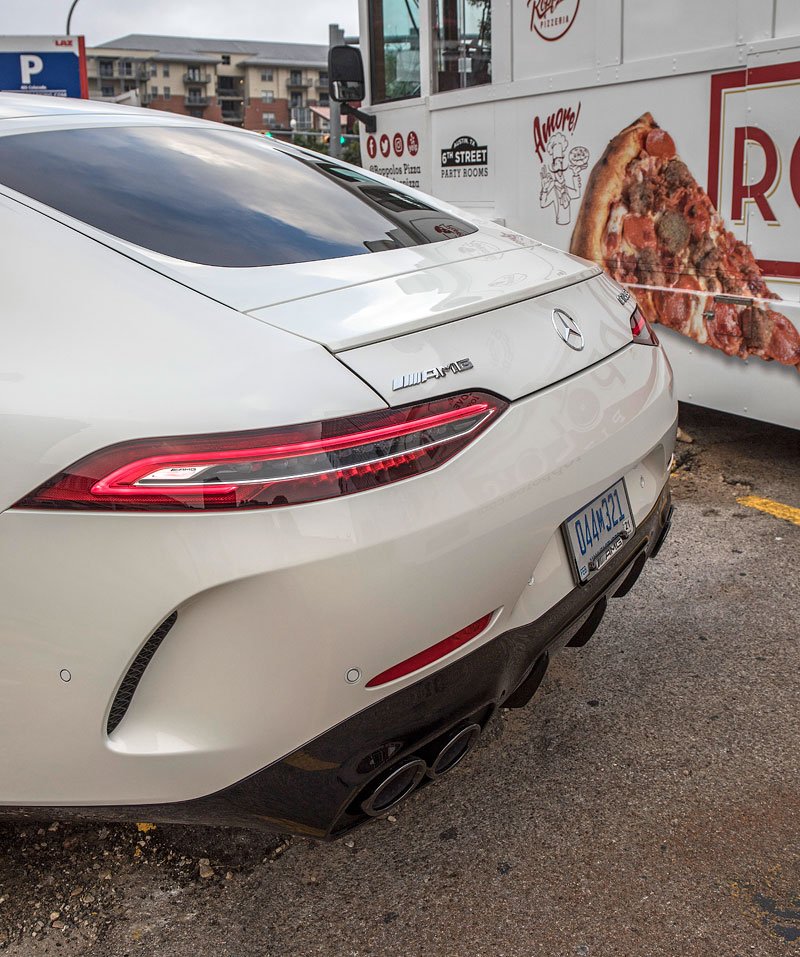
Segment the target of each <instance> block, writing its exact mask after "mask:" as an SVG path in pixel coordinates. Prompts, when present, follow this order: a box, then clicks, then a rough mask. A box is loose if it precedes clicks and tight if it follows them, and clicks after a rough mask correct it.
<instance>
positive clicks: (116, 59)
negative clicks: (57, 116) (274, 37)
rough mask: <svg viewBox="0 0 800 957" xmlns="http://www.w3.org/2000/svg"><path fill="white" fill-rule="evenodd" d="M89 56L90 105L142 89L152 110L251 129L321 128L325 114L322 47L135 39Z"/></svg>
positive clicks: (324, 55)
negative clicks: (320, 118)
mask: <svg viewBox="0 0 800 957" xmlns="http://www.w3.org/2000/svg"><path fill="white" fill-rule="evenodd" d="M86 55H87V67H88V75H89V96H90V97H91V98H92V99H113V98H116V97H118V96H120V95H121V94H122V93H125V92H128V91H130V90H137V91H138V92H139V95H140V98H141V102H142V105H143V106H147V107H149V108H150V109H154V110H167V111H169V112H172V113H183V114H186V115H189V116H197V117H202V118H203V119H208V120H216V121H218V122H222V123H230V124H231V125H233V126H242V127H244V128H245V129H248V130H289V129H291V128H294V129H298V130H309V129H312V128H318V125H319V117H320V115H322V114H324V113H326V112H327V110H326V107H327V106H328V102H329V101H328V73H327V70H328V64H327V60H328V48H327V47H326V46H322V45H319V44H310V43H269V42H262V41H259V40H215V39H207V38H197V37H161V36H148V35H144V34H131V35H130V36H126V37H120V38H119V39H118V40H110V41H109V42H107V43H101V44H100V45H99V46H96V47H91V48H89V49H87V51H86ZM312 108H313V111H312ZM292 120H294V122H292Z"/></svg>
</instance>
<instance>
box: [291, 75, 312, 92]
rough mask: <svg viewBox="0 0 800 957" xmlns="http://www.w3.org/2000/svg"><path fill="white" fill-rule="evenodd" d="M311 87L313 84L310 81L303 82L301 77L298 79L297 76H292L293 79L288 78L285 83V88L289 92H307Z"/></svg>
mask: <svg viewBox="0 0 800 957" xmlns="http://www.w3.org/2000/svg"><path fill="white" fill-rule="evenodd" d="M313 85H314V84H313V81H312V80H304V79H303V78H302V77H299V76H294V77H291V76H290V77H289V79H288V80H287V81H286V86H287V88H288V89H290V90H292V89H295V90H307V89H309V88H310V87H312V86H313Z"/></svg>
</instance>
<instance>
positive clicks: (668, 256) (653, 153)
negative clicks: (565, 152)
mask: <svg viewBox="0 0 800 957" xmlns="http://www.w3.org/2000/svg"><path fill="white" fill-rule="evenodd" d="M570 251H571V252H573V253H575V254H577V255H579V256H584V257H585V258H587V259H593V260H595V261H596V262H598V263H600V264H602V265H603V266H605V268H606V269H607V270H608V271H609V272H610V273H611V275H612V276H613V277H614V278H615V279H617V280H618V281H619V282H623V283H628V284H630V285H634V286H636V287H637V288H636V297H637V299H638V300H639V302H640V304H641V305H642V306H643V307H644V309H645V311H646V312H647V313H648V316H649V317H652V318H653V319H656V320H657V321H659V322H661V323H663V324H664V325H666V326H670V327H671V328H673V329H675V330H677V331H678V332H681V333H683V334H684V335H687V336H691V337H692V338H693V339H696V340H697V342H701V343H707V344H708V345H711V346H714V347H715V348H717V349H721V350H722V351H723V352H725V353H727V354H728V355H734V356H739V357H741V358H745V357H747V356H750V355H755V356H760V357H761V358H762V359H767V360H770V359H774V360H775V361H777V362H781V363H784V364H786V365H793V366H797V367H798V371H800V333H798V330H797V329H796V328H795V326H794V325H793V324H792V323H791V322H790V321H789V320H788V319H787V318H786V316H784V315H783V314H782V313H780V312H776V311H775V310H774V309H772V308H771V304H770V300H773V301H774V300H776V299H779V298H780V297H779V296H777V295H775V293H773V292H771V291H770V290H769V289H768V288H767V285H766V283H765V282H764V279H763V277H762V274H761V270H760V269H759V267H758V264H757V263H756V261H755V259H754V258H753V254H752V252H751V250H750V248H749V247H748V246H746V245H745V244H744V243H743V242H741V241H740V240H738V239H736V237H735V236H734V235H733V234H732V233H731V232H730V231H729V230H727V229H726V228H725V223H724V222H723V220H722V217H721V216H720V214H719V213H718V212H717V210H716V209H715V208H714V206H713V204H712V202H711V200H710V199H709V197H708V194H707V193H706V192H705V190H704V189H702V187H701V186H700V185H699V184H698V183H697V181H696V180H695V179H694V177H693V176H692V174H691V173H690V172H689V168H688V167H687V166H686V164H685V163H684V162H683V160H681V159H680V157H679V156H678V155H677V151H676V149H675V143H674V142H673V140H672V137H671V136H670V135H669V133H667V132H666V130H662V129H661V128H660V127H659V126H658V124H657V123H656V122H655V120H654V119H653V117H652V116H651V115H650V114H649V113H645V114H644V115H643V116H641V117H639V119H638V120H636V121H635V122H634V123H632V124H631V125H630V126H628V127H626V129H624V130H622V131H621V132H620V133H618V134H617V135H616V136H615V137H614V139H613V140H611V142H610V143H609V144H608V146H607V148H606V150H605V152H604V153H603V156H602V157H601V158H600V160H599V161H598V163H597V164H596V165H595V167H594V169H593V170H592V173H591V175H590V177H589V182H588V184H587V187H586V193H585V195H584V198H583V203H582V205H581V209H580V213H579V214H578V219H577V222H576V224H575V230H574V232H573V234H572V243H571V246H570ZM691 293H694V295H691ZM715 295H716V296H722V297H723V299H722V300H721V301H716V302H715V300H714V296H715ZM727 297H730V298H729V299H727ZM726 299H727V301H726Z"/></svg>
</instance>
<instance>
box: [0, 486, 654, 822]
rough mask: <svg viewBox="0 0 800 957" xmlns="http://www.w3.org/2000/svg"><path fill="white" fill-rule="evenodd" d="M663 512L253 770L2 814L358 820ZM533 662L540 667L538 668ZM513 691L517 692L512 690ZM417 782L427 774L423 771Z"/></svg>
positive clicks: (506, 680) (486, 706)
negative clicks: (603, 558) (174, 791)
mask: <svg viewBox="0 0 800 957" xmlns="http://www.w3.org/2000/svg"><path fill="white" fill-rule="evenodd" d="M671 517H672V505H671V502H670V492H669V486H668V485H665V486H664V488H663V489H662V490H661V493H660V494H659V496H658V498H657V500H656V503H655V505H654V506H653V508H652V509H651V510H650V512H649V513H648V515H647V516H646V517H645V518H644V519H643V520H641V521H640V522H639V524H638V527H637V529H636V532H635V534H634V536H633V538H632V539H631V540H630V542H629V543H628V544H627V545H626V547H625V549H624V550H622V551H621V552H620V553H619V554H618V555H617V556H615V557H614V558H613V559H611V560H610V561H609V562H608V564H607V565H605V566H604V567H603V568H602V570H601V571H600V572H599V573H598V574H597V575H596V576H594V577H593V578H592V579H591V580H590V581H589V582H587V583H586V584H584V585H578V586H577V587H575V588H574V589H573V590H572V591H570V592H569V593H568V594H567V595H565V596H564V597H563V598H562V599H561V600H560V601H559V602H558V603H557V604H555V605H554V606H553V607H552V608H551V609H550V610H549V611H547V612H546V613H545V614H544V615H542V616H541V617H539V618H537V619H536V620H535V621H533V622H531V623H529V624H525V625H522V626H520V627H515V628H513V629H511V630H509V631H506V632H504V633H503V634H501V635H499V636H497V637H495V638H493V639H491V640H490V641H488V642H487V643H486V644H483V645H481V646H480V647H478V648H477V649H476V650H475V651H473V652H472V653H470V654H467V655H465V656H463V657H461V658H459V659H457V660H456V661H454V662H453V663H452V664H450V665H448V666H446V667H444V668H442V669H440V670H439V671H436V672H435V673H433V674H432V675H430V676H428V677H426V678H424V679H422V680H420V681H417V682H415V683H414V684H410V685H406V686H405V687H403V688H402V689H401V690H399V691H397V692H395V693H394V694H391V695H389V696H388V697H386V698H383V699H382V700H380V701H379V702H377V703H376V704H374V705H372V706H370V707H367V708H365V709H364V710H363V711H361V712H359V713H358V714H355V715H353V716H352V717H350V718H348V719H346V720H345V721H342V722H341V723H340V724H338V725H337V726H336V727H334V728H332V729H330V730H329V731H326V732H325V733H324V734H321V735H320V736H319V737H317V738H315V739H314V740H312V741H310V742H309V743H307V744H305V745H303V747H301V748H299V749H297V750H295V751H293V752H292V753H291V754H288V755H286V756H285V757H284V758H282V759H280V760H278V761H276V762H274V763H273V764H271V765H269V766H268V767H266V768H264V769H263V770H261V771H258V772H256V773H255V774H252V775H250V776H248V777H247V778H245V779H244V780H241V781H239V782H237V783H236V784H233V785H231V786H230V787H226V788H224V789H223V790H220V791H217V792H216V793H214V794H210V795H208V796H206V797H202V798H196V799H193V800H188V801H180V802H173V803H167V804H164V803H162V804H141V805H114V806H106V807H103V806H94V807H80V808H76V807H72V808H70V807H52V808H48V807H36V808H31V807H27V808H14V807H8V806H5V807H0V818H1V817H35V818H38V819H43V818H44V819H46V818H51V817H56V818H60V819H69V818H71V817H76V818H80V819H87V818H97V819H102V820H131V821H141V820H148V821H158V822H175V823H195V824H225V825H233V826H244V827H260V828H265V829H268V830H271V831H279V832H285V833H294V834H301V835H304V836H308V837H313V838H317V839H323V840H324V839H330V838H335V837H338V836H340V835H341V834H343V833H345V832H346V831H348V830H350V829H351V828H353V827H355V826H357V825H359V824H361V823H363V822H364V821H366V820H368V817H367V816H366V815H365V814H364V813H363V811H361V808H360V803H361V800H362V799H363V797H364V796H365V794H367V793H368V792H369V790H370V788H371V787H372V786H373V785H374V782H375V781H376V780H378V779H381V778H383V777H385V776H386V774H387V772H388V771H390V769H391V768H393V767H395V766H396V765H397V764H398V763H400V762H401V761H402V760H403V759H404V758H407V757H409V756H418V755H421V756H422V757H423V758H425V757H426V755H427V754H428V753H431V752H432V751H435V750H436V748H435V743H436V741H437V740H438V739H439V738H442V737H445V736H446V735H447V734H448V732H452V731H453V730H454V729H456V728H458V727H459V726H462V725H465V724H468V723H473V722H475V723H478V724H480V725H481V726H485V725H486V724H487V722H488V721H489V720H490V719H491V718H492V716H493V715H494V714H495V713H496V711H497V710H498V709H499V708H500V707H503V706H512V707H513V706H520V705H522V704H524V703H526V701H527V697H528V695H527V692H526V684H527V685H529V686H530V690H535V687H536V684H538V680H537V681H530V682H529V681H528V679H529V676H530V677H531V678H534V677H535V678H538V677H539V676H540V675H541V673H542V670H543V669H542V667H541V666H542V664H543V663H544V664H546V661H547V656H551V655H552V654H554V653H555V652H556V651H557V650H558V649H560V648H561V647H563V646H564V645H568V644H573V645H583V644H585V642H586V641H587V640H588V638H589V637H591V634H592V633H593V632H594V630H595V629H596V628H597V626H598V624H599V622H600V620H601V618H602V613H603V611H604V609H605V603H606V602H607V600H608V599H609V598H610V597H613V596H614V595H615V594H624V593H627V591H628V590H629V589H630V587H631V586H632V585H633V583H634V582H635V580H636V579H637V578H638V576H639V574H640V573H641V571H642V569H643V567H644V565H645V563H646V561H647V559H648V558H649V557H651V556H652V555H653V554H655V553H656V552H657V551H658V550H659V549H660V548H661V545H662V544H663V541H664V538H665V537H666V535H667V533H668V531H669V526H670V521H671ZM537 666H538V668H537ZM515 692H516V694H515ZM423 783H427V782H426V779H423Z"/></svg>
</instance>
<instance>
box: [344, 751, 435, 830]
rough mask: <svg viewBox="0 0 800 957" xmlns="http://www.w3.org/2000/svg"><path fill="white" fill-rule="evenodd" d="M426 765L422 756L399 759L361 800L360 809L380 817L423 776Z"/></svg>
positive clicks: (426, 768) (396, 803) (406, 794)
mask: <svg viewBox="0 0 800 957" xmlns="http://www.w3.org/2000/svg"><path fill="white" fill-rule="evenodd" d="M427 770H428V765H427V764H426V763H425V762H424V761H423V760H422V758H408V760H406V761H401V762H400V764H398V765H397V766H396V767H395V768H393V769H392V770H391V771H390V772H389V774H387V775H386V777H385V778H383V780H382V781H380V782H379V784H378V785H377V787H376V788H375V789H374V790H373V791H372V792H371V793H370V794H369V795H368V796H367V797H366V798H365V799H364V800H363V801H362V802H361V810H362V811H363V812H364V813H365V814H368V815H369V816H370V817H380V816H381V815H383V814H386V813H387V812H389V811H391V810H392V808H395V807H397V805H398V804H400V803H401V801H405V799H406V798H407V797H408V796H409V794H411V792H412V791H413V790H414V789H415V788H416V786H417V785H418V784H419V782H420V781H421V780H422V779H423V778H424V777H425V772H426V771H427Z"/></svg>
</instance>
